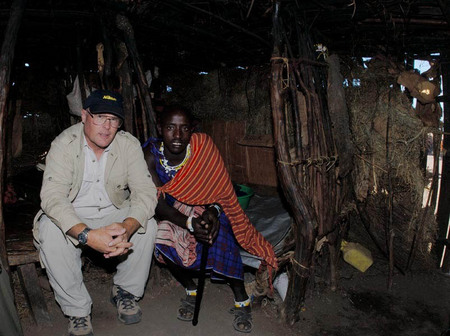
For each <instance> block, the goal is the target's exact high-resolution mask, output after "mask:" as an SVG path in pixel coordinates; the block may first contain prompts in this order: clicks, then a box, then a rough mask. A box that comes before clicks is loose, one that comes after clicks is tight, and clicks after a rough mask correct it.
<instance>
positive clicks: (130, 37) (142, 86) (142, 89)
mask: <svg viewBox="0 0 450 336" xmlns="http://www.w3.org/2000/svg"><path fill="white" fill-rule="evenodd" d="M116 23H117V27H118V28H119V29H120V30H121V31H123V34H124V39H125V43H126V45H127V48H128V51H129V53H130V57H131V60H132V63H133V66H134V70H135V71H136V77H137V86H138V89H139V94H140V97H141V99H142V105H143V107H144V110H143V111H142V113H145V114H146V119H147V120H148V121H149V124H148V129H149V134H145V137H149V136H153V137H156V136H157V133H156V117H155V113H154V111H153V107H152V101H151V98H150V93H149V90H148V85H147V79H146V78H145V73H144V70H143V67H142V62H141V59H140V57H139V53H138V50H137V47H136V41H135V39H134V32H133V27H132V26H131V24H130V21H129V20H128V18H127V17H125V16H124V15H117V17H116Z"/></svg>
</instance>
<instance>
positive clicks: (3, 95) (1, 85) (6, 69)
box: [0, 0, 27, 268]
mask: <svg viewBox="0 0 450 336" xmlns="http://www.w3.org/2000/svg"><path fill="white" fill-rule="evenodd" d="M26 3H27V1H26V0H14V1H13V4H12V6H11V15H10V17H9V20H8V24H7V26H6V30H5V39H4V40H3V45H2V50H1V53H0V194H1V195H3V189H4V188H3V171H4V158H5V130H4V126H5V120H6V101H7V98H8V93H9V76H10V75H11V68H12V62H13V59H14V50H15V47H16V41H17V35H18V33H19V27H20V23H21V22H22V16H23V12H24V10H25V6H26ZM0 258H1V261H2V264H3V265H4V266H5V268H8V258H7V256H6V237H5V223H4V221H3V203H2V202H0Z"/></svg>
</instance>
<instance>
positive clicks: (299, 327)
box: [5, 188, 450, 336]
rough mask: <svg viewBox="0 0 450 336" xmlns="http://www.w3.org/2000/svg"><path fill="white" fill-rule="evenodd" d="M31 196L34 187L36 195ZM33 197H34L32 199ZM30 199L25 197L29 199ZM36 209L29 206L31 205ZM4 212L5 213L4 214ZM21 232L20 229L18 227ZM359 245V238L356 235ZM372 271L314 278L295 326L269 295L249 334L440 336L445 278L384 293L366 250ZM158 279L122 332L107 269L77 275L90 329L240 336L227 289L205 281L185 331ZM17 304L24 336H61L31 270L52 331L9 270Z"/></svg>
mask: <svg viewBox="0 0 450 336" xmlns="http://www.w3.org/2000/svg"><path fill="white" fill-rule="evenodd" d="M35 189H36V190H38V189H37V188H35ZM35 196H36V198H38V193H37V191H36V193H35ZM29 197H30V196H29ZM35 203H36V202H35ZM32 208H33V206H30V205H28V206H27V205H26V204H25V206H21V207H18V206H17V207H15V208H11V209H9V211H6V212H5V215H6V216H5V221H6V223H9V224H10V225H9V226H7V231H8V232H9V234H13V233H14V231H15V230H22V231H23V230H27V231H29V230H30V229H31V226H30V224H31V220H32V218H33V216H34V214H35V213H36V211H35V209H32ZM7 210H8V209H7ZM22 225H25V227H21V226H22ZM358 237H359V238H362V235H358ZM368 243H369V241H368V240H366V241H365V245H366V247H368V248H369V249H370V250H371V251H372V255H373V257H374V264H373V265H372V266H371V267H370V268H369V269H368V270H367V271H366V272H365V273H361V272H360V271H358V270H357V269H355V268H353V267H352V266H350V265H348V264H347V263H345V262H344V261H343V259H342V258H341V259H340V263H339V281H338V288H337V290H336V291H331V290H330V287H329V285H328V284H327V283H326V281H324V280H323V279H321V278H318V277H316V278H314V279H311V280H313V282H311V283H314V285H313V286H311V289H310V290H309V291H308V294H307V298H306V301H305V303H304V305H303V306H302V307H301V313H300V319H299V321H298V322H296V323H295V324H294V325H292V326H287V325H286V324H284V323H283V322H282V319H281V317H280V316H281V312H282V310H283V301H282V300H281V298H280V297H279V296H278V295H276V296H275V297H274V299H273V300H267V299H264V300H262V301H261V302H260V301H258V303H257V304H256V303H255V304H254V305H253V321H254V328H253V332H252V335H255V336H256V335H257V336H259V335H262V336H265V335H283V336H291V335H302V336H322V335H332V336H344V335H345V336H375V335H377V336H390V335H392V336H394V335H395V336H406V335H408V336H432V335H437V336H439V335H442V336H443V335H446V331H447V329H449V328H450V274H449V275H448V276H446V275H444V274H442V273H441V272H440V271H438V270H432V271H427V272H424V271H422V272H417V271H416V272H413V273H408V274H407V275H402V274H400V273H398V272H396V273H395V275H394V278H393V285H392V288H391V290H390V291H388V290H387V275H386V274H387V270H388V265H387V262H386V260H385V258H384V257H382V256H381V255H379V254H377V252H376V249H375V248H373V246H369V245H368ZM155 270H160V276H159V277H152V278H151V280H150V281H149V283H148V286H147V289H146V292H145V296H144V297H143V299H142V300H141V301H140V305H141V307H142V311H143V319H142V321H141V323H139V324H136V325H130V326H125V325H123V324H121V323H120V322H119V321H118V320H117V318H116V311H115V307H114V306H112V305H111V304H110V302H109V291H110V288H111V281H112V273H111V270H105V269H104V268H102V267H99V266H98V265H95V264H92V265H91V266H90V267H87V268H86V269H85V271H84V276H85V282H86V284H87V287H88V289H89V291H90V293H91V296H92V298H93V315H92V317H93V326H94V332H95V335H97V336H102V335H109V336H115V335H187V336H189V335H208V336H210V335H239V334H241V333H239V332H236V331H235V330H234V329H233V327H232V316H231V315H230V314H229V313H228V309H229V308H230V307H231V306H232V302H233V297H232V292H231V289H230V288H229V287H228V286H227V285H225V284H217V283H211V282H210V281H209V280H207V282H206V288H205V293H204V298H203V303H202V308H201V311H200V317H199V323H198V325H197V326H195V327H194V326H192V324H191V323H189V322H181V321H178V320H177V318H176V313H177V308H178V305H179V302H180V298H181V297H182V296H184V290H183V288H181V286H180V285H178V283H177V282H176V281H175V280H174V279H173V278H172V276H171V275H170V273H169V272H168V271H167V270H166V269H164V268H162V269H160V268H155ZM12 271H13V272H12V275H13V283H14V292H15V296H16V304H17V307H18V311H19V315H20V318H21V322H22V325H23V330H24V335H25V336H51V335H67V331H66V329H67V319H66V318H65V317H64V316H63V315H62V313H61V311H60V309H59V307H58V306H57V304H56V303H55V300H54V298H53V293H52V291H51V289H50V287H49V284H48V281H47V277H46V275H45V272H43V271H42V270H41V269H40V268H38V273H39V274H40V283H41V287H42V288H43V292H44V296H45V298H46V304H47V307H48V309H49V312H50V316H51V320H52V323H53V326H52V327H42V326H36V325H35V324H34V322H33V319H32V315H31V313H30V310H29V308H28V305H27V302H26V299H25V295H24V293H23V292H22V290H21V287H20V284H19V281H18V277H17V272H16V271H15V270H14V269H12ZM448 335H449V336H450V332H449V333H448Z"/></svg>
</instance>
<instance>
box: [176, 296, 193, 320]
mask: <svg viewBox="0 0 450 336" xmlns="http://www.w3.org/2000/svg"><path fill="white" fill-rule="evenodd" d="M195 298H196V296H194V295H186V299H181V305H180V307H179V308H178V316H177V319H179V320H180V321H186V322H189V321H192V319H193V318H194V308H195Z"/></svg>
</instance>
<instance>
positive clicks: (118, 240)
mask: <svg viewBox="0 0 450 336" xmlns="http://www.w3.org/2000/svg"><path fill="white" fill-rule="evenodd" d="M129 238H130V237H129V236H128V233H127V230H126V229H125V228H124V227H123V226H122V225H121V224H120V223H112V224H110V225H108V226H104V227H101V228H98V229H93V230H91V231H90V232H89V235H88V245H89V246H90V247H91V248H93V249H95V250H97V251H99V252H101V253H103V256H104V257H105V258H107V259H108V258H111V257H117V256H120V255H123V254H126V253H127V252H128V250H129V249H130V248H131V247H132V246H133V243H131V242H129V241H128V239H129Z"/></svg>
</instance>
